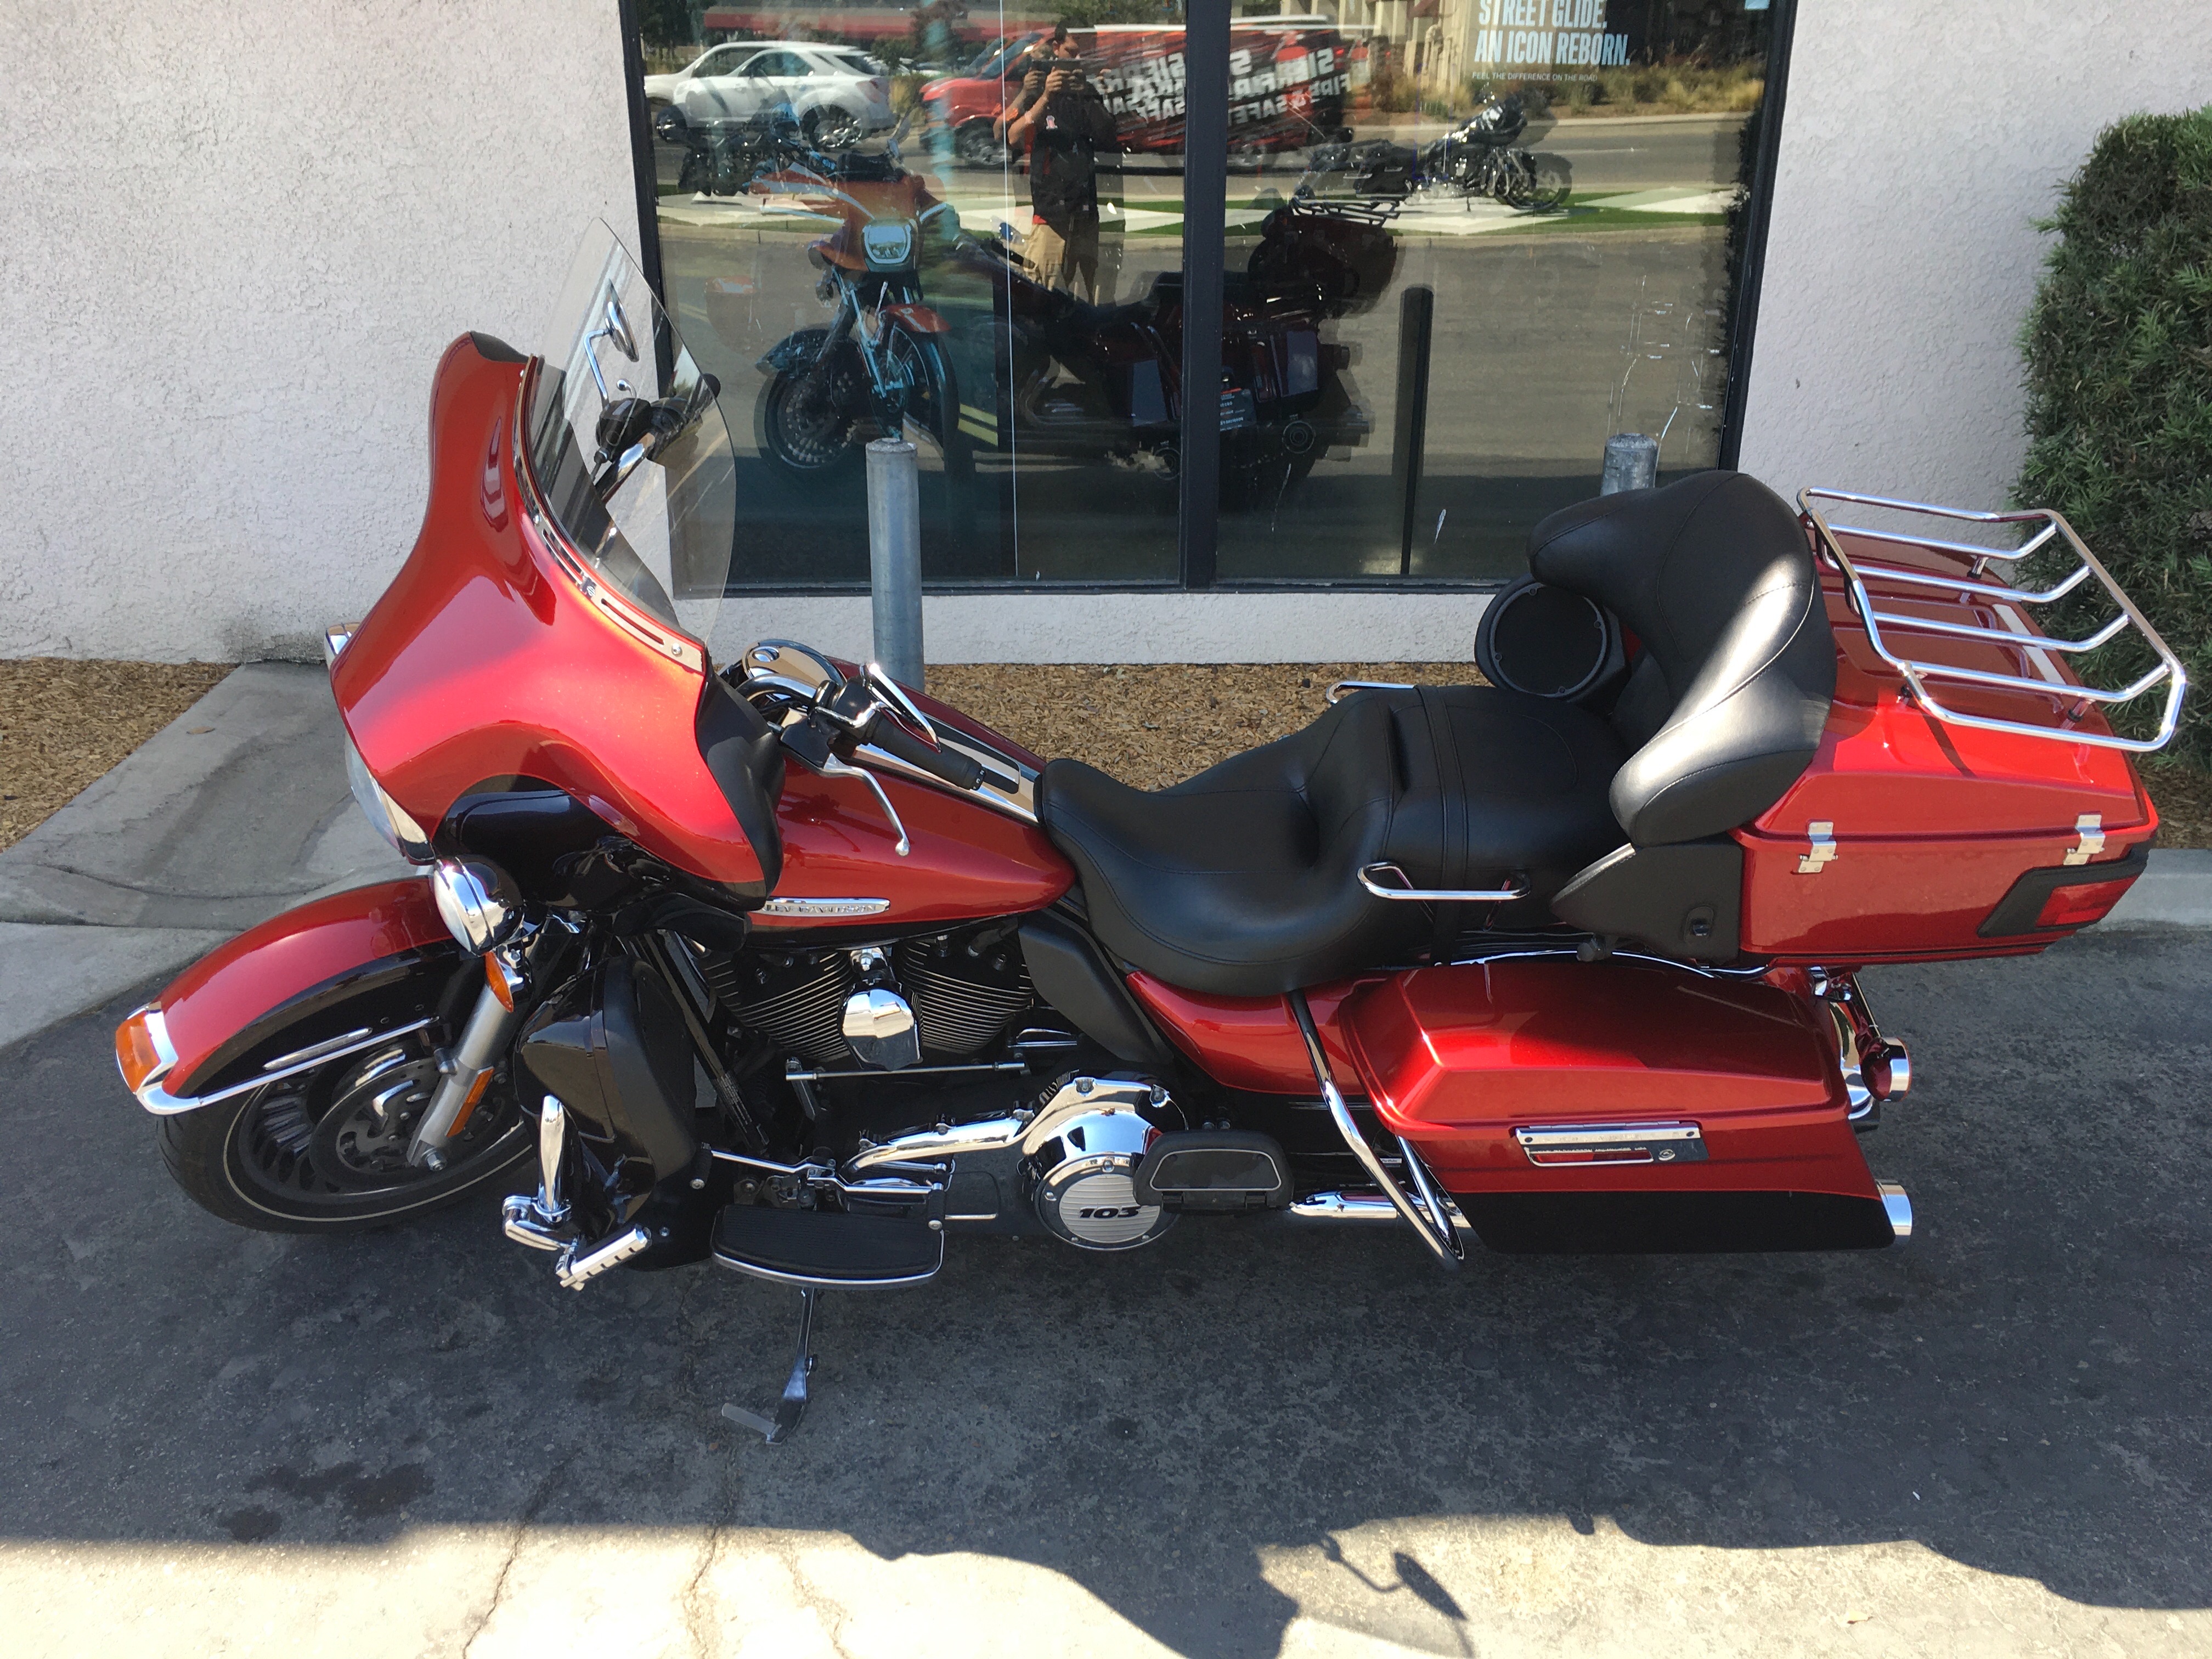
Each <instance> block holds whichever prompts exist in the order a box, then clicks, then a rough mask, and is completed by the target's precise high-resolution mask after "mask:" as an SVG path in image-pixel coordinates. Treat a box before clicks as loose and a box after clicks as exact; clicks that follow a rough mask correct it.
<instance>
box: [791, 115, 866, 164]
mask: <svg viewBox="0 0 2212 1659" xmlns="http://www.w3.org/2000/svg"><path fill="white" fill-rule="evenodd" d="M802 130H803V131H805V134H806V142H807V143H810V144H811V145H813V146H814V148H815V149H818V150H822V151H823V152H824V153H828V152H831V151H835V150H841V149H852V148H853V146H854V145H855V144H857V143H860V138H861V133H862V130H861V126H860V117H859V116H857V115H855V114H854V113H853V112H852V111H850V110H848V109H843V108H841V107H839V106H837V105H836V104H823V106H820V107H819V108H818V109H811V110H809V111H807V112H806V119H805V122H804V123H803V124H802Z"/></svg>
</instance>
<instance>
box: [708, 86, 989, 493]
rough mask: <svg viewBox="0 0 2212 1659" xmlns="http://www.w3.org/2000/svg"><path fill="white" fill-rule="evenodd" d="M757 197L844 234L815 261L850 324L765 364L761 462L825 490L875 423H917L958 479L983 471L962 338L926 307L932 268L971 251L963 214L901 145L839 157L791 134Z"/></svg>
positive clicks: (810, 250)
mask: <svg viewBox="0 0 2212 1659" xmlns="http://www.w3.org/2000/svg"><path fill="white" fill-rule="evenodd" d="M901 130H902V131H903V125H902V129H901ZM751 187H752V188H753V189H755V190H758V191H765V192H767V193H769V194H775V195H788V196H793V197H800V198H802V199H804V200H805V202H806V203H807V204H809V205H810V206H811V207H812V208H814V209H815V210H817V211H820V212H823V213H826V214H829V215H830V216H835V217H836V219H837V220H838V221H839V223H838V227H837V228H836V230H835V231H833V232H832V233H830V234H829V235H827V236H824V237H821V238H819V239H818V240H816V241H814V242H811V243H810V244H809V245H808V246H807V250H806V254H807V258H809V259H810V260H811V261H812V262H813V264H814V265H815V267H816V268H817V270H820V271H821V272H822V279H821V281H820V282H819V283H817V284H816V285H815V293H816V294H817V295H818V296H819V297H820V298H821V299H822V300H823V301H825V302H829V303H831V304H834V305H835V306H836V308H837V309H836V316H835V317H834V318H833V319H831V321H830V323H829V326H828V327H826V328H802V329H799V331H796V332H794V333H793V334H790V335H787V336H786V337H785V338H784V339H782V340H781V341H780V342H779V343H777V344H776V345H775V347H773V348H772V349H770V350H769V352H768V353H767V355H766V356H763V357H762V358H761V360H760V363H759V367H760V369H761V371H762V372H763V374H766V375H767V376H768V377H769V378H768V380H767V383H766V384H765V385H763V386H762V388H761V392H760V399H759V402H758V403H757V405H756V407H755V416H754V423H755V428H756V431H757V436H758V439H759V442H760V448H761V453H763V455H765V456H767V457H768V459H769V460H770V461H771V462H772V463H773V464H774V465H776V466H778V467H780V468H781V469H782V470H783V471H786V472H789V473H795V474H798V475H800V476H803V477H822V476H824V475H826V474H829V473H830V472H833V471H838V470H841V469H843V468H848V467H850V466H851V465H854V464H856V463H857V461H858V459H859V457H860V443H861V441H863V440H864V439H865V437H866V434H865V433H864V432H863V431H862V430H861V427H862V422H872V425H873V428H874V429H875V430H876V431H878V432H881V433H887V434H898V433H901V432H902V431H903V429H904V428H905V427H906V425H907V423H908V422H913V423H914V424H915V426H917V427H919V428H921V431H922V432H923V434H924V435H927V437H928V438H930V439H931V440H932V441H934V442H935V443H936V444H937V446H938V447H939V451H940V452H941V453H942V454H943V456H944V461H945V472H946V473H947V475H948V476H956V477H957V476H964V475H965V474H967V473H968V472H969V471H972V470H973V467H974V456H973V450H972V447H971V446H970V443H969V440H968V438H967V437H966V435H964V434H963V432H962V431H961V429H960V423H959V404H958V398H957V393H956V391H955V387H954V375H953V371H952V367H951V361H950V359H949V356H948V355H947V353H946V351H945V335H946V334H947V332H948V331H949V330H948V325H947V324H946V323H945V319H944V318H943V316H941V315H940V314H939V313H938V312H937V311H935V310H933V309H932V308H931V307H929V306H927V304H925V303H923V301H922V293H921V266H922V264H923V263H924V262H925V260H926V259H933V258H939V257H941V256H942V255H943V254H944V253H945V252H946V251H947V249H948V247H949V246H951V245H953V244H956V243H957V241H958V240H959V239H960V235H961V232H960V222H959V216H958V215H957V213H955V211H954V210H953V209H952V207H951V204H949V203H945V202H939V201H938V200H937V199H936V198H935V197H932V196H931V195H930V193H929V191H928V190H927V187H926V186H925V185H923V183H922V180H921V177H920V176H919V175H917V174H915V173H908V172H907V171H906V170H905V169H904V168H903V167H901V166H900V165H899V160H898V146H897V143H896V136H895V137H894V141H893V143H890V145H888V146H887V147H886V148H885V149H884V153H883V154H882V155H861V154H860V153H858V152H855V151H847V152H845V153H844V154H842V155H837V156H836V157H831V156H828V155H823V154H822V153H821V152H819V151H817V150H814V149H811V148H809V147H808V146H806V145H805V143H802V142H800V141H799V139H798V138H797V137H796V136H795V134H794V133H793V132H791V131H779V132H778V133H777V134H776V136H775V156H774V159H773V161H772V162H771V163H770V165H769V167H768V168H767V169H766V170H765V171H763V172H761V173H757V176H756V177H755V179H753V180H752V186H751Z"/></svg>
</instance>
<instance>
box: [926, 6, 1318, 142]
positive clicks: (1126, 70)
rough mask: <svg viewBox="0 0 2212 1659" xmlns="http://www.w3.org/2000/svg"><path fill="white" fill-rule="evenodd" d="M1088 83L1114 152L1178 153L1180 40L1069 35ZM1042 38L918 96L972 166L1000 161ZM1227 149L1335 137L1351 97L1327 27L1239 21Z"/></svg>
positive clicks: (1137, 27)
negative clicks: (1030, 53)
mask: <svg viewBox="0 0 2212 1659" xmlns="http://www.w3.org/2000/svg"><path fill="white" fill-rule="evenodd" d="M1070 33H1071V35H1072V37H1073V40H1074V41H1075V45H1076V50H1077V52H1079V54H1080V55H1081V57H1082V58H1083V59H1084V61H1085V63H1086V64H1089V65H1090V67H1091V80H1092V81H1093V82H1095V83H1096V85H1097V88H1098V90H1099V92H1100V93H1101V94H1103V96H1104V97H1105V100H1106V106H1107V107H1108V108H1109V110H1111V111H1112V112H1113V113H1114V120H1115V126H1116V127H1117V128H1118V129H1119V131H1120V135H1121V148H1122V149H1124V150H1125V151H1128V152H1133V153H1137V154H1153V155H1161V154H1168V155H1172V154H1174V153H1176V152H1178V151H1180V150H1181V149H1182V29H1180V28H1177V27H1163V26H1161V25H1158V24H1153V23H1105V24H1101V25H1099V26H1098V27H1096V28H1078V29H1073V30H1071V31H1070ZM1043 38H1044V37H1043V32H1042V31H1039V32H1036V33H1031V34H1025V35H1020V36H1009V37H1008V38H1007V39H1006V41H1005V42H1004V43H1003V45H1002V46H1000V48H999V50H998V51H997V52H996V53H995V54H988V55H986V56H985V57H984V58H982V59H981V61H980V62H979V63H978V64H975V66H973V67H971V68H970V69H969V70H968V71H967V72H966V73H964V74H963V75H957V76H948V77H947V78H945V80H942V81H933V82H929V83H928V84H927V85H926V86H924V87H923V88H922V89H921V96H922V100H923V102H924V103H925V104H926V105H927V106H928V108H929V112H930V117H931V118H932V120H933V121H934V122H935V123H936V124H937V125H939V126H940V127H942V128H943V129H944V130H945V131H948V132H950V133H951V135H952V143H953V148H954V150H955V153H956V154H957V155H959V157H960V158H961V160H963V161H966V162H968V163H969V164H970V165H971V166H994V165H996V164H997V163H998V161H1000V159H1001V157H1002V156H1003V155H1004V144H1003V142H1002V141H1001V139H1000V136H999V125H998V124H999V122H1000V118H1001V117H1002V116H1003V115H1004V114H1005V112H1006V108H1007V106H1008V105H1009V102H1010V100H1012V97H1013V95H1014V93H1015V92H1016V90H1017V89H1018V88H1016V87H1015V86H1014V84H1013V83H1012V82H1011V81H1010V79H1009V78H1008V77H1010V76H1012V74H1013V73H1014V71H1015V70H1017V69H1018V68H1019V67H1020V66H1021V60H1022V58H1023V56H1024V53H1025V52H1026V51H1027V50H1028V48H1030V46H1034V45H1035V44H1036V42H1037V41H1039V40H1042V39H1043ZM1229 46H1230V52H1229V144H1230V149H1231V152H1232V153H1234V154H1237V155H1246V156H1257V155H1262V154H1265V153H1266V152H1267V151H1271V150H1284V149H1300V148H1302V147H1304V146H1305V145H1307V144H1310V143H1313V142H1315V140H1316V137H1335V136H1336V135H1337V133H1338V132H1339V131H1340V127H1341V124H1342V122H1343V120H1344V108H1345V100H1346V95H1347V94H1348V93H1349V92H1350V90H1351V65H1352V58H1351V54H1350V52H1349V51H1348V49H1347V48H1346V45H1345V41H1344V39H1343V37H1342V36H1340V34H1338V33H1337V32H1336V30H1335V29H1334V27H1327V26H1324V25H1321V24H1318V23H1316V22H1315V21H1311V20H1310V19H1308V18H1305V17H1304V16H1300V17H1297V18H1293V19H1291V24H1290V27H1283V26H1280V25H1277V24H1274V23H1273V21H1272V20H1268V19H1261V18H1249V19H1247V18H1240V19H1238V20H1237V22H1236V24H1235V26H1234V27H1232V28H1231V33H1230V41H1229Z"/></svg>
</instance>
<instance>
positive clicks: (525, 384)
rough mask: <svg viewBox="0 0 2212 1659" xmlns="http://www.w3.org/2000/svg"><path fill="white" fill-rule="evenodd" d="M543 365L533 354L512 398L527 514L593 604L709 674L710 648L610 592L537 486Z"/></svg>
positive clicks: (658, 649) (517, 470) (657, 648)
mask: <svg viewBox="0 0 2212 1659" xmlns="http://www.w3.org/2000/svg"><path fill="white" fill-rule="evenodd" d="M543 368H544V359H543V358H538V357H533V358H532V359H531V360H530V366H529V368H526V370H525V371H524V372H523V376H522V384H521V386H520V387H519V388H518V389H517V391H516V392H515V399H514V447H513V460H514V477H515V483H516V484H517V486H518V487H519V493H520V495H521V496H522V508H523V512H524V513H525V514H526V516H527V517H528V518H529V520H530V522H531V524H532V527H534V528H535V529H536V530H537V532H538V539H539V540H540V541H542V542H544V544H545V550H546V552H547V553H549V554H550V555H551V556H552V558H553V562H554V563H556V565H558V566H560V568H561V573H562V574H563V575H565V576H567V577H568V580H570V581H572V582H574V584H575V586H576V591H577V592H580V593H581V594H582V595H583V596H584V598H585V599H586V600H587V601H589V602H590V604H591V605H592V608H593V609H594V610H596V611H599V614H600V615H601V616H603V617H606V618H607V620H608V621H610V622H611V623H614V624H615V626H617V628H619V629H622V630H623V632H624V633H626V634H629V635H630V636H631V637H632V638H634V639H636V640H638V641H641V642H643V643H644V644H645V645H646V646H647V647H650V648H651V649H652V650H653V651H654V652H655V653H658V654H659V655H661V656H664V657H667V658H670V659H672V660H674V661H676V662H680V663H682V664H683V665H684V666H685V667H686V668H689V669H691V670H693V671H696V672H698V673H701V674H703V673H705V672H706V671H707V648H706V647H705V646H703V645H702V644H701V643H700V642H699V641H696V640H694V639H692V638H691V637H690V635H687V634H684V633H681V632H679V631H678V630H677V629H673V628H671V627H669V626H668V624H667V623H663V622H661V621H659V619H658V618H648V617H645V616H644V615H642V614H641V612H640V611H638V609H637V607H636V606H635V605H631V604H630V602H629V600H627V599H623V597H622V596H621V595H620V594H619V593H616V592H611V590H609V589H608V588H607V587H606V586H605V585H604V584H603V583H601V581H600V580H599V577H598V575H597V574H594V573H593V571H592V568H591V564H590V562H588V561H587V560H586V558H585V557H584V555H583V552H582V550H580V549H579V548H578V547H577V546H576V544H575V543H574V542H573V541H571V540H570V539H569V538H568V532H566V531H564V530H562V528H561V526H560V524H559V522H558V521H557V520H555V518H554V517H553V514H552V513H550V511H549V510H548V509H547V508H546V506H545V500H544V492H542V491H541V490H540V489H538V475H537V473H536V471H534V470H533V468H532V462H531V459H530V443H529V439H528V436H527V432H528V428H529V424H530V392H531V388H532V386H535V385H536V384H537V383H538V374H539V372H540V371H541V370H542V369H543Z"/></svg>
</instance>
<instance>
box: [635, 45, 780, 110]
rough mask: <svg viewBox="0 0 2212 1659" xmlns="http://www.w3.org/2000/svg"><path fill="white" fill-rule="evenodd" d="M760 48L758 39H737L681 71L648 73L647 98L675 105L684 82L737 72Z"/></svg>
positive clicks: (656, 102) (685, 66) (701, 55)
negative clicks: (657, 73)
mask: <svg viewBox="0 0 2212 1659" xmlns="http://www.w3.org/2000/svg"><path fill="white" fill-rule="evenodd" d="M760 49H761V43H760V42H759V41H757V40H733V41H731V42H729V43H728V44H726V45H724V46H714V47H711V48H709V49H708V51H706V52H701V53H700V54H699V55H698V56H697V57H696V58H693V59H692V60H691V61H690V63H688V64H685V65H684V67H683V68H682V69H680V70H671V72H670V73H668V74H666V75H648V76H646V77H645V98H646V101H647V103H649V104H672V103H674V102H675V101H676V89H677V88H678V87H680V86H682V85H684V82H688V81H692V80H698V79H705V78H708V77H710V76H717V75H735V74H736V73H737V72H738V70H740V69H742V68H744V62H745V59H747V58H750V57H751V56H752V55H753V54H754V53H755V52H758V51H759V50H760Z"/></svg>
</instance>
